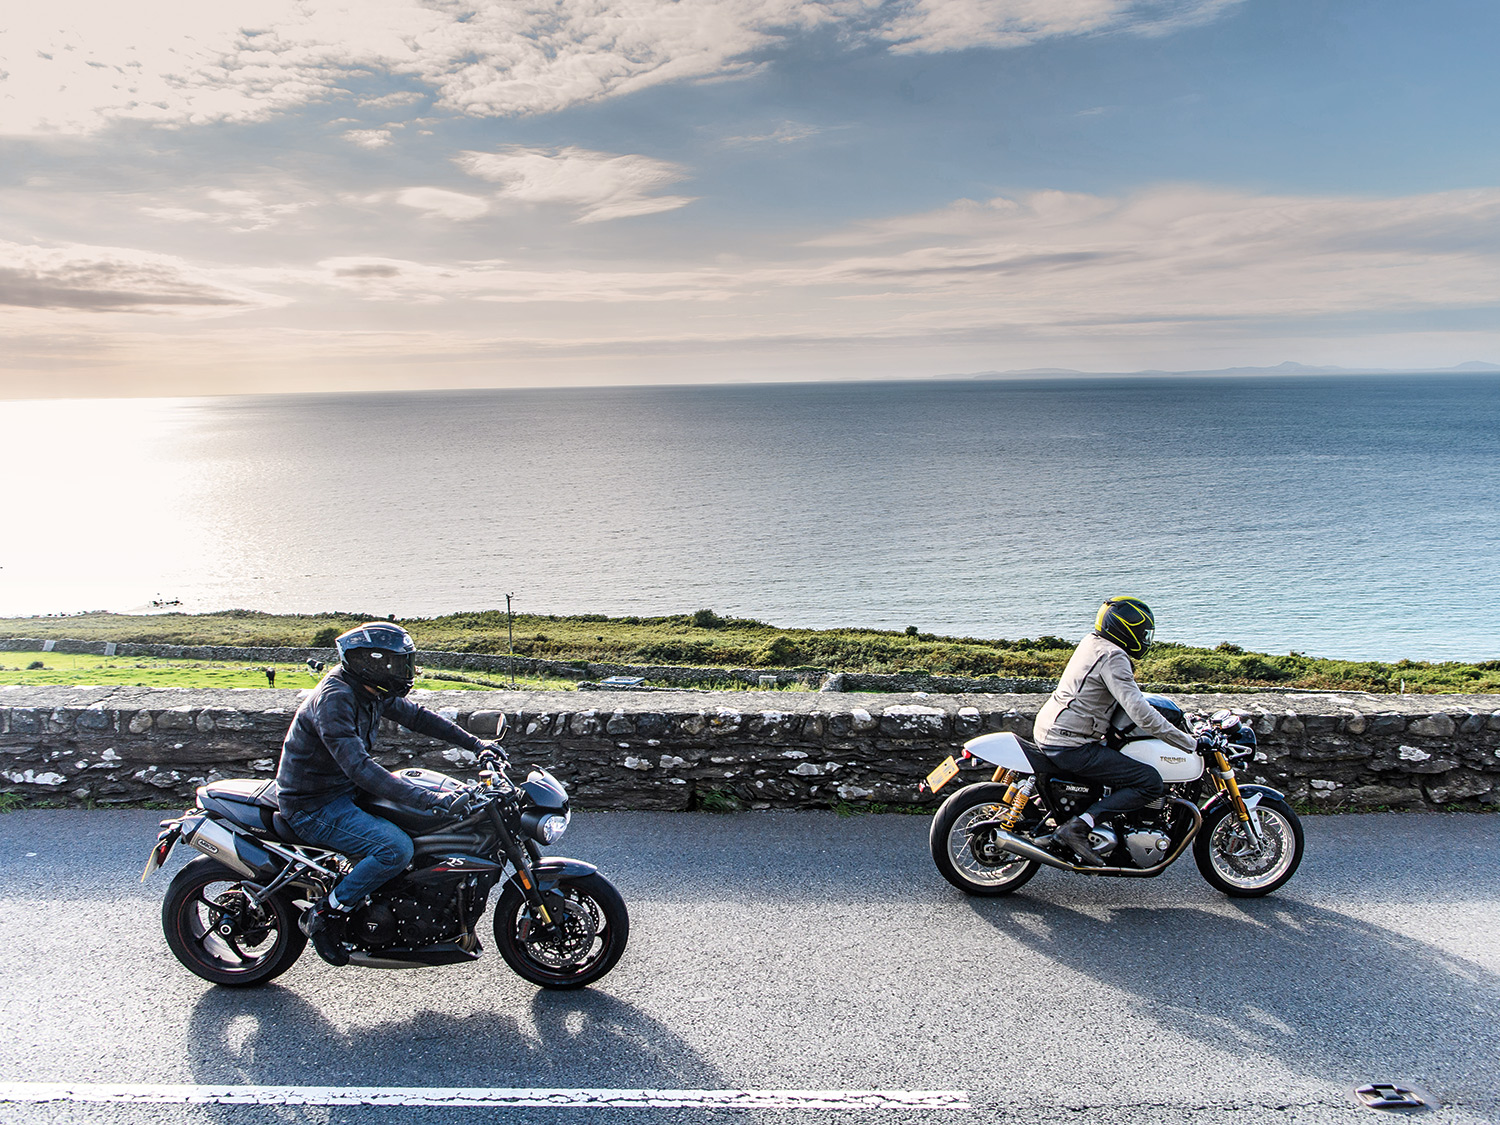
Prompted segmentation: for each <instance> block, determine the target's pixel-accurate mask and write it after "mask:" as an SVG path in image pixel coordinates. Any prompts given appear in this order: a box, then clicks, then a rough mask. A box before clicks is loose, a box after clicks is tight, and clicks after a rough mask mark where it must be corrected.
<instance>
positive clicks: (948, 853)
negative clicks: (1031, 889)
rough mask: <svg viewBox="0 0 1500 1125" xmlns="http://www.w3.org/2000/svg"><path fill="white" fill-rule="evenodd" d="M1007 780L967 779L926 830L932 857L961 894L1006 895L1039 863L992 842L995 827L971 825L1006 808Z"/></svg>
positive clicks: (1036, 867)
mask: <svg viewBox="0 0 1500 1125" xmlns="http://www.w3.org/2000/svg"><path fill="white" fill-rule="evenodd" d="M1004 796H1005V786H1003V785H999V784H995V783H989V782H985V783H981V784H978V785H969V786H966V787H965V788H963V789H960V790H959V791H958V792H957V793H955V794H953V796H951V797H949V798H948V799H947V800H946V801H944V802H943V803H942V805H941V807H939V809H938V811H937V812H936V814H934V816H933V818H932V828H931V829H930V830H929V832H928V835H927V840H928V844H929V845H930V846H931V848H932V862H933V863H935V864H937V869H938V871H940V872H941V873H942V876H943V878H944V879H947V880H948V882H950V883H952V884H953V885H954V886H955V887H957V888H958V889H959V890H961V891H963V892H964V893H965V894H971V895H1008V894H1010V892H1011V891H1014V890H1018V889H1020V887H1021V886H1022V885H1023V884H1024V883H1025V882H1026V881H1027V880H1028V879H1030V878H1031V877H1032V876H1033V875H1035V874H1036V873H1037V869H1038V868H1039V867H1040V866H1041V864H1039V863H1037V861H1036V860H1034V859H1023V858H1022V857H1020V856H1018V855H1016V854H1015V853H1014V852H1007V851H1005V850H1003V849H1001V848H997V847H996V846H995V845H994V833H993V832H992V831H986V830H980V831H979V832H975V833H970V832H968V831H966V830H967V829H968V828H969V827H970V826H972V825H975V824H978V823H980V822H981V821H985V820H993V819H994V818H995V817H997V816H999V815H1000V813H1001V812H1002V811H1004V808H1005V806H1004V805H1002V804H1001V803H1000V801H1001V799H1002V798H1003V797H1004Z"/></svg>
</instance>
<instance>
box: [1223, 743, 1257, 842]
mask: <svg viewBox="0 0 1500 1125" xmlns="http://www.w3.org/2000/svg"><path fill="white" fill-rule="evenodd" d="M1214 763H1215V764H1216V765H1217V766H1218V767H1219V768H1218V769H1216V770H1215V771H1214V781H1215V783H1216V784H1217V785H1218V787H1219V789H1220V791H1221V792H1223V793H1227V794H1228V795H1229V803H1230V804H1231V805H1232V806H1234V815H1235V816H1237V817H1239V818H1240V823H1242V824H1243V825H1244V826H1245V835H1246V836H1248V837H1249V839H1250V842H1251V843H1252V844H1254V845H1255V846H1256V847H1257V848H1259V847H1261V846H1262V845H1263V843H1264V840H1263V839H1262V837H1261V834H1260V824H1259V823H1258V821H1257V820H1256V818H1255V817H1253V816H1251V815H1250V806H1248V805H1247V804H1245V798H1244V795H1243V794H1242V793H1241V792H1240V783H1239V779H1238V778H1236V777H1235V774H1234V767H1233V766H1231V765H1230V764H1229V759H1228V758H1226V757H1225V756H1224V751H1222V750H1215V751H1214Z"/></svg>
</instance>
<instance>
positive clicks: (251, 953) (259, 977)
mask: <svg viewBox="0 0 1500 1125" xmlns="http://www.w3.org/2000/svg"><path fill="white" fill-rule="evenodd" d="M161 926H162V932H163V933H164V934H165V935H166V938H167V945H168V946H170V947H171V950H172V953H173V954H174V955H175V956H176V957H177V960H179V961H181V962H182V963H183V964H184V965H186V966H187V967H188V968H189V969H190V970H192V971H193V972H194V973H197V974H198V975H199V976H200V977H202V978H203V979H204V980H208V981H213V983H214V984H222V985H228V986H229V987H231V988H247V987H249V986H251V985H256V984H265V983H266V982H267V981H268V980H271V979H273V978H275V977H278V976H280V975H281V974H282V973H284V972H286V971H287V970H288V969H289V968H291V967H292V962H294V961H296V960H297V958H298V957H299V956H300V955H301V953H302V950H303V948H305V947H306V945H307V938H306V937H304V936H303V934H302V931H301V930H299V929H298V928H297V909H296V907H294V906H293V905H292V904H291V903H290V902H289V901H288V900H287V899H286V898H284V897H283V896H281V895H279V894H278V895H272V896H271V897H270V898H269V899H267V900H266V901H265V902H263V903H261V904H260V906H258V907H257V906H254V905H253V904H252V903H251V902H250V899H249V897H248V896H247V895H246V894H245V891H244V888H243V887H242V886H241V885H240V876H238V875H236V874H235V873H234V872H233V871H231V870H229V868H227V867H225V866H224V865H223V864H222V863H218V862H217V861H215V860H212V859H209V858H208V857H207V856H200V857H199V858H197V859H195V860H193V861H192V862H191V863H189V864H188V865H187V866H186V867H184V868H183V869H182V870H181V871H179V872H178V873H177V876H176V878H174V879H173V880H172V885H171V886H170V887H168V888H167V897H166V898H165V899H164V900H162V904H161Z"/></svg>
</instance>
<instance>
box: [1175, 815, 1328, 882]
mask: <svg viewBox="0 0 1500 1125" xmlns="http://www.w3.org/2000/svg"><path fill="white" fill-rule="evenodd" d="M1255 811H1256V812H1257V813H1259V816H1258V817H1257V821H1258V823H1259V824H1260V827H1261V832H1262V836H1263V844H1262V846H1261V847H1260V848H1258V849H1257V848H1255V847H1254V846H1253V845H1251V844H1250V842H1249V840H1248V838H1247V837H1246V835H1245V833H1244V832H1243V830H1242V829H1241V827H1240V823H1241V822H1240V819H1239V817H1238V816H1236V815H1235V811H1234V806H1232V805H1231V804H1230V803H1229V801H1228V800H1221V801H1220V802H1219V803H1218V804H1217V805H1215V806H1214V807H1213V808H1212V809H1210V810H1209V812H1208V815H1206V816H1205V817H1204V818H1203V827H1202V828H1200V829H1199V830H1198V838H1197V839H1196V840H1194V841H1193V858H1194V859H1196V860H1197V861H1198V870H1199V871H1200V872H1202V874H1203V878H1205V879H1206V880H1208V883H1209V885H1210V886H1212V887H1215V888H1216V889H1218V890H1221V891H1223V892H1224V893H1225V894H1226V895H1229V896H1230V897H1231V898H1259V897H1260V896H1261V895H1268V894H1270V893H1271V892H1272V891H1274V890H1275V889H1276V888H1277V887H1280V886H1282V885H1284V884H1285V883H1286V881H1287V880H1288V879H1290V878H1291V877H1292V876H1293V875H1295V874H1296V873H1297V868H1298V866H1299V865H1300V864H1301V863H1302V843H1303V841H1302V821H1301V820H1300V819H1298V817H1297V814H1296V813H1295V812H1293V811H1292V807H1291V806H1290V805H1288V804H1287V803H1286V802H1285V801H1279V800H1277V799H1276V798H1274V797H1263V798H1261V801H1260V804H1259V805H1257V806H1256V810H1255Z"/></svg>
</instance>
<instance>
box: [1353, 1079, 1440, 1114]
mask: <svg viewBox="0 0 1500 1125" xmlns="http://www.w3.org/2000/svg"><path fill="white" fill-rule="evenodd" d="M1354 1104H1355V1105H1361V1106H1364V1107H1365V1108H1366V1109H1381V1110H1385V1111H1387V1112H1395V1113H1420V1112H1422V1111H1423V1110H1426V1109H1431V1108H1432V1107H1433V1106H1434V1105H1435V1104H1436V1103H1435V1102H1434V1101H1433V1100H1432V1097H1431V1096H1430V1095H1428V1094H1426V1093H1424V1092H1423V1091H1421V1090H1419V1089H1417V1088H1416V1087H1415V1086H1403V1085H1401V1084H1399V1083H1396V1082H1372V1083H1370V1085H1368V1086H1360V1087H1359V1088H1358V1089H1356V1090H1355V1091H1354Z"/></svg>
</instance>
